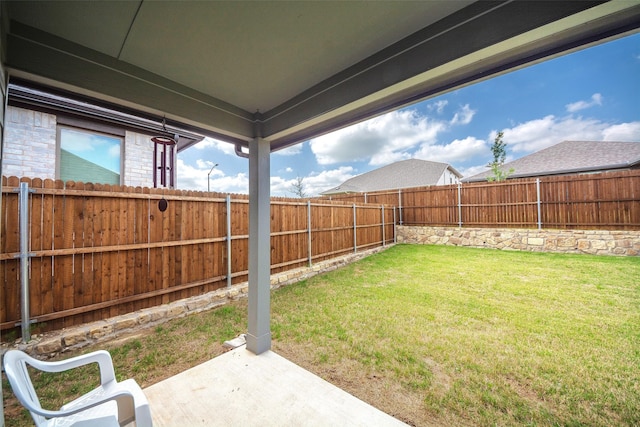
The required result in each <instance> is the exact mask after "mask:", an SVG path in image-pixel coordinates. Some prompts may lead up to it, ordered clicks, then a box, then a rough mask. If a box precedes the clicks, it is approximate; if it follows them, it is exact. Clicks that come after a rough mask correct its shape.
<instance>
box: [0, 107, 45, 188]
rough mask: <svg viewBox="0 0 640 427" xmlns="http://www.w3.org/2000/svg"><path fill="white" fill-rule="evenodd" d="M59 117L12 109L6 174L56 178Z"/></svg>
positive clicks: (7, 138)
mask: <svg viewBox="0 0 640 427" xmlns="http://www.w3.org/2000/svg"><path fill="white" fill-rule="evenodd" d="M56 125H57V123H56V116H54V115H52V114H47V113H41V112H39V111H32V110H25V109H23V108H15V107H8V108H7V116H6V128H5V141H4V143H5V145H4V159H3V164H2V173H3V175H5V176H18V177H22V176H28V177H30V178H42V179H47V178H50V179H55V177H56Z"/></svg>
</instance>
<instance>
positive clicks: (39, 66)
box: [2, 0, 640, 151]
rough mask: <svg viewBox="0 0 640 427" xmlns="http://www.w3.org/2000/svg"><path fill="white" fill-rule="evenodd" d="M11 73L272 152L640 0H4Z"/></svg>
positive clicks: (613, 33) (562, 41)
mask: <svg viewBox="0 0 640 427" xmlns="http://www.w3.org/2000/svg"><path fill="white" fill-rule="evenodd" d="M2 7H3V8H5V10H3V13H2V16H3V25H2V28H3V33H4V36H5V37H6V39H5V40H6V42H4V43H3V44H2V46H3V48H4V66H5V68H6V70H7V71H8V73H9V75H10V77H11V78H18V79H21V80H23V81H28V82H31V83H36V84H40V85H44V86H47V87H49V88H53V89H57V90H61V91H63V92H65V91H66V92H71V93H73V94H76V96H77V95H78V94H79V95H82V96H85V97H90V98H93V99H95V100H98V101H100V102H104V103H107V104H111V105H115V106H118V107H119V108H120V109H122V110H124V111H127V112H135V113H137V114H139V115H143V116H145V117H147V118H153V119H156V120H161V119H162V117H163V116H166V118H167V123H168V124H171V125H175V126H182V127H183V128H187V129H189V130H192V131H197V132H200V133H203V134H205V135H208V136H212V137H215V138H218V139H222V140H224V141H228V142H231V143H234V144H236V145H237V147H238V148H239V147H241V146H242V147H247V146H248V143H249V141H251V140H252V139H254V138H256V137H261V138H264V139H265V140H267V141H269V144H270V149H271V151H274V150H278V149H282V148H285V147H287V146H290V145H293V144H296V143H299V142H301V141H304V140H307V139H309V138H312V137H314V136H317V135H320V134H323V133H327V132H330V131H332V130H335V129H338V128H340V127H344V126H347V125H350V124H353V123H355V122H357V121H361V120H364V119H367V118H370V117H372V116H375V115H377V114H381V113H384V112H387V111H390V110H393V109H397V108H399V107H402V106H405V105H409V104H411V103H413V102H417V101H420V100H423V99H425V98H428V97H430V96H434V95H437V94H439V93H443V92H445V91H447V90H451V89H452V88H456V87H460V86H463V85H466V84H469V83H471V82H474V81H478V80H480V79H484V78H487V77H490V76H493V75H496V74H500V73H504V72H506V71H508V70H510V69H514V68H517V67H521V66H524V65H527V64H530V63H532V62H536V61H540V60H543V59H545V58H548V57H551V56H554V55H559V54H562V53H565V52H567V51H571V50H574V49H578V48H581V47H583V46H586V45H589V44H594V43H598V42H600V41H602V40H606V39H610V38H614V37H617V36H620V35H623V34H626V33H629V32H632V31H636V30H637V29H638V27H639V26H640V3H638V2H637V1H611V2H601V1H482V2H473V1H468V0H464V1H376V2H361V1H357V2H353V1H352V2H335V1H299V2H287V1H261V2H237V1H233V2H232V1H215V2H213V1H211V2H209V1H198V2H195V1H194V2H189V1H149V0H139V1H85V2H78V1H49V2H43V1H5V2H3V3H2Z"/></svg>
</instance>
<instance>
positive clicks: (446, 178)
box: [436, 168, 460, 185]
mask: <svg viewBox="0 0 640 427" xmlns="http://www.w3.org/2000/svg"><path fill="white" fill-rule="evenodd" d="M458 182H460V180H459V179H458V177H457V176H456V174H454V173H453V172H451V170H450V169H449V168H447V169H445V170H444V173H443V174H442V175H441V176H440V179H439V180H438V182H437V183H436V185H450V184H457V183H458Z"/></svg>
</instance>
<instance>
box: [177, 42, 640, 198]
mask: <svg viewBox="0 0 640 427" xmlns="http://www.w3.org/2000/svg"><path fill="white" fill-rule="evenodd" d="M500 130H502V131H504V139H503V140H504V141H505V142H506V143H507V161H510V160H514V159H517V158H519V157H523V156H525V155H527V154H531V153H533V152H536V151H539V150H541V149H543V148H546V147H548V146H550V145H553V144H556V143H559V142H562V141H565V140H589V141H634V142H638V143H640V34H635V35H632V36H628V37H625V38H622V39H618V40H614V41H611V42H608V43H605V44H600V45H598V46H595V47H591V48H588V49H584V50H580V51H578V52H575V53H572V54H568V55H564V56H562V57H559V58H556V59H553V60H549V61H546V62H542V63H540V64H536V65H532V66H529V67H527V68H524V69H521V70H517V71H513V72H511V73H508V74H505V75H502V76H499V77H496V78H493V79H490V80H486V81H484V82H480V83H476V84H474V85H471V86H467V87H464V88H461V89H458V90H456V91H453V92H450V93H447V94H445V95H441V96H438V97H435V98H431V99H428V100H426V101H423V102H420V103H417V104H414V105H412V106H409V107H406V108H404V109H402V110H398V111H394V112H391V113H388V114H385V115H383V116H380V117H376V118H374V119H371V120H368V121H366V122H362V123H359V124H356V125H354V126H351V127H349V128H345V129H341V130H339V131H336V132H333V133H331V134H328V135H324V136H322V137H319V138H316V139H313V140H310V141H305V142H304V143H303V144H299V145H297V146H295V147H290V148H288V149H286V150H282V151H279V152H276V153H274V154H272V156H271V194H272V196H289V197H294V193H293V191H292V186H293V183H294V182H295V181H296V179H297V177H302V179H303V184H304V187H305V191H306V192H307V193H308V194H309V195H317V194H318V193H319V192H321V191H324V190H327V189H329V188H332V187H335V186H337V185H339V184H340V183H342V182H344V181H345V180H347V179H349V178H351V177H353V176H356V175H359V174H362V173H365V172H368V171H370V170H373V169H376V168H379V167H382V166H385V165H387V164H390V163H393V162H395V161H399V160H404V159H409V158H417V159H423V160H430V161H436V162H444V163H449V164H450V165H452V166H453V167H455V168H456V169H457V170H458V171H459V172H461V173H462V174H463V175H464V176H471V175H474V174H476V173H480V172H482V171H485V170H487V169H486V164H487V163H488V162H489V161H490V160H491V151H490V146H491V144H492V143H493V139H494V137H495V134H496V132H498V131H500ZM215 163H218V164H219V165H218V166H217V167H216V168H215V169H214V170H213V172H212V173H211V190H212V191H220V192H225V193H247V192H248V182H249V181H248V160H247V159H242V158H239V157H237V156H236V155H235V154H234V153H233V146H232V145H230V144H226V143H223V142H220V141H215V140H211V139H205V140H204V141H203V142H201V143H199V144H197V145H196V146H194V147H192V148H189V149H188V150H185V151H184V152H182V153H180V155H179V156H178V188H181V189H192V190H202V191H206V189H207V173H208V172H209V171H210V170H211V167H212V166H213V165H214V164H215Z"/></svg>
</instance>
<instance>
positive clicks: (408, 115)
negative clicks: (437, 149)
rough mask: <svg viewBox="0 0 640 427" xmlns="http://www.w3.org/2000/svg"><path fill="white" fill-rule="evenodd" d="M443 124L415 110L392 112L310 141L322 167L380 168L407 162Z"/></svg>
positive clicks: (444, 128)
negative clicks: (361, 163) (366, 162)
mask: <svg viewBox="0 0 640 427" xmlns="http://www.w3.org/2000/svg"><path fill="white" fill-rule="evenodd" d="M446 127H447V125H446V123H444V122H442V121H436V120H429V119H428V118H426V117H423V116H420V115H419V114H418V113H417V112H416V111H414V110H403V111H394V112H391V113H387V114H385V115H383V116H380V117H376V118H374V119H371V120H368V121H366V122H362V123H358V124H356V125H354V126H350V127H348V128H344V129H340V130H338V131H336V132H332V133H330V134H327V135H323V136H320V137H318V138H315V139H312V140H311V141H310V146H311V150H312V152H313V153H314V154H315V156H316V160H317V162H318V163H319V164H321V165H328V164H334V163H340V162H352V161H363V160H369V164H371V165H382V164H387V163H390V162H392V161H396V160H400V159H402V158H407V157H408V156H409V154H408V153H407V150H410V149H412V148H414V147H416V146H418V145H419V144H421V143H424V142H427V143H435V141H436V138H437V135H438V134H439V133H440V132H442V131H444V130H446Z"/></svg>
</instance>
